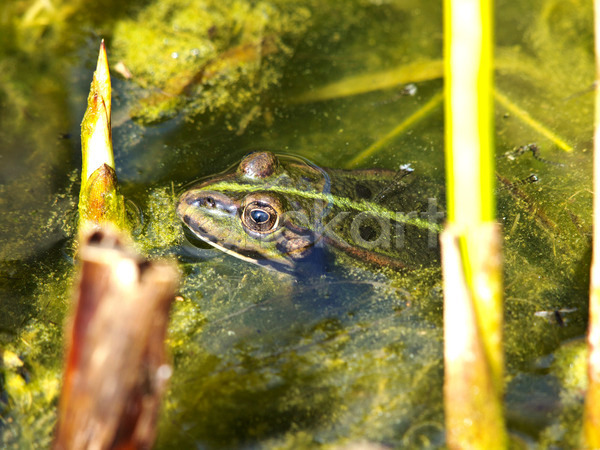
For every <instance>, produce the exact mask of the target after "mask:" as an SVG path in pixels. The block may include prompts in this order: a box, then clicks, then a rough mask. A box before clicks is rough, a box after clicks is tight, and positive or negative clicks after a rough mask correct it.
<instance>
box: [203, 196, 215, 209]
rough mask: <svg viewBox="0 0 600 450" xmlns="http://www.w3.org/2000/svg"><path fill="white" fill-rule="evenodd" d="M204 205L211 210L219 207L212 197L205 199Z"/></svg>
mask: <svg viewBox="0 0 600 450" xmlns="http://www.w3.org/2000/svg"><path fill="white" fill-rule="evenodd" d="M204 204H205V205H206V206H208V207H209V208H214V207H215V206H217V203H216V202H215V199H214V198H212V197H206V198H205V199H204Z"/></svg>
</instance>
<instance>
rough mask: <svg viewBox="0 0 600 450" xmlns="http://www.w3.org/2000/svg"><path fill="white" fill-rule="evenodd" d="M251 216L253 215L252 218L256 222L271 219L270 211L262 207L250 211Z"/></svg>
mask: <svg viewBox="0 0 600 450" xmlns="http://www.w3.org/2000/svg"><path fill="white" fill-rule="evenodd" d="M250 217H252V220H254V222H256V223H265V222H266V221H268V220H269V213H267V212H265V211H263V210H262V209H254V210H252V211H251V212H250Z"/></svg>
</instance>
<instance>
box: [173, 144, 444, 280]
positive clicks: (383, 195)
mask: <svg viewBox="0 0 600 450" xmlns="http://www.w3.org/2000/svg"><path fill="white" fill-rule="evenodd" d="M430 185H431V183H430ZM425 186H426V184H424V183H420V182H419V180H418V179H417V177H415V175H414V173H413V170H412V169H411V168H410V167H409V166H403V167H401V168H400V170H399V171H393V170H385V169H366V170H340V169H324V168H320V167H318V166H316V165H314V164H312V163H310V162H309V161H307V160H304V159H302V158H299V157H294V156H290V155H276V154H274V153H272V152H269V151H259V152H254V153H251V154H249V155H247V156H246V157H245V158H244V159H243V160H242V161H241V162H240V164H239V165H238V166H237V167H235V168H233V169H231V170H228V171H226V172H224V173H222V174H220V175H217V176H215V177H212V178H210V179H207V180H204V181H201V182H199V183H197V184H196V185H195V186H193V187H192V188H191V189H189V190H187V191H186V192H184V193H183V194H182V195H181V197H180V198H179V202H178V205H177V215H178V216H179V218H180V219H181V220H182V221H183V223H184V224H185V226H186V227H187V228H188V229H189V231H190V232H191V233H193V235H194V236H195V237H197V238H199V239H201V240H202V241H205V242H207V243H209V244H210V245H213V246H214V247H216V248H218V249H220V250H222V251H224V252H226V253H228V254H230V255H233V256H235V257H237V258H240V259H243V260H245V261H249V262H252V263H255V264H259V265H262V266H267V267H270V268H274V269H277V270H280V271H284V272H291V273H293V272H297V271H298V270H299V269H302V268H303V267H307V266H311V267H315V265H316V266H318V267H329V264H330V262H331V261H332V258H333V261H335V260H336V259H337V258H336V256H342V255H345V256H350V257H352V258H354V259H355V260H357V261H360V263H362V264H367V265H375V266H384V267H388V268H390V269H392V270H410V269H415V268H419V267H422V266H424V265H431V264H433V263H435V262H436V261H437V260H438V253H439V250H438V244H437V242H438V241H437V233H438V232H439V229H440V226H439V224H438V222H439V220H440V218H441V217H442V216H443V214H442V213H441V212H439V211H438V210H437V203H436V201H437V198H441V196H440V195H439V193H435V192H434V191H432V190H431V189H430V188H426V187H425Z"/></svg>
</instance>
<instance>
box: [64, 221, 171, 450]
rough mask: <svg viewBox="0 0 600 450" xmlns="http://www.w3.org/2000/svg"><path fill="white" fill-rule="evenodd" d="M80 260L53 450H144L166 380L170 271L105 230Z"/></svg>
mask: <svg viewBox="0 0 600 450" xmlns="http://www.w3.org/2000/svg"><path fill="white" fill-rule="evenodd" d="M80 257H81V273H80V280H79V284H78V286H77V290H76V292H75V310H74V314H73V318H72V324H71V327H70V329H69V330H68V333H67V338H68V352H67V358H66V368H65V376H64V384H63V388H62V393H61V398H60V405H59V421H58V427H57V433H56V439H55V442H54V448H55V449H91V448H94V449H107V448H149V447H150V446H151V445H152V443H153V442H154V438H155V429H156V421H157V416H158V410H159V406H160V399H161V396H162V393H163V392H164V389H165V387H166V382H167V380H168V378H169V376H170V374H171V368H170V366H169V365H168V363H167V356H166V352H165V348H164V339H165V334H166V328H167V323H168V315H169V308H170V305H171V302H172V300H173V297H174V292H175V288H176V283H177V272H176V269H175V268H173V267H172V266H171V265H169V264H165V263H155V262H147V261H145V260H142V259H140V258H139V257H137V256H136V255H134V254H132V253H131V252H128V251H127V250H125V249H124V246H123V244H122V243H121V241H120V238H118V237H117V235H115V234H113V233H111V232H106V231H98V232H95V233H93V234H92V235H91V236H89V237H88V238H87V239H86V241H85V244H84V245H83V246H82V247H81V251H80Z"/></svg>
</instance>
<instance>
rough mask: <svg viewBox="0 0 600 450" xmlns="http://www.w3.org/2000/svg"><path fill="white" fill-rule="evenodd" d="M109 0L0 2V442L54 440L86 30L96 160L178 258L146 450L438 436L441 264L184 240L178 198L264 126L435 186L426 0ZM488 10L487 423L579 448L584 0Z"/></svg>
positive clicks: (317, 154)
mask: <svg viewBox="0 0 600 450" xmlns="http://www.w3.org/2000/svg"><path fill="white" fill-rule="evenodd" d="M125 3H127V2H112V1H108V0H107V1H103V2H99V3H97V4H95V5H94V6H93V9H92V10H88V9H87V8H88V7H89V5H87V4H86V2H78V1H66V0H65V1H62V2H53V3H52V4H50V3H49V2H42V1H20V0H11V1H9V2H6V3H4V4H3V5H2V6H0V24H1V26H2V30H3V32H2V33H0V55H1V58H0V67H1V68H3V69H4V70H1V71H0V101H1V102H0V104H1V107H0V137H1V139H0V157H1V158H2V159H1V161H2V165H1V167H0V207H1V208H2V210H1V212H0V256H1V258H0V289H1V291H0V295H1V307H0V308H1V314H0V351H1V354H2V363H1V364H0V439H1V441H0V442H2V446H7V447H19V446H20V447H23V446H28V445H29V444H30V443H31V442H34V441H35V442H39V443H41V444H42V445H44V444H47V445H49V443H50V439H51V433H52V430H53V427H54V424H55V419H56V417H55V406H56V402H57V398H58V392H59V382H60V372H61V356H62V355H61V353H62V348H63V347H62V335H63V333H62V323H63V320H64V317H65V314H66V310H67V305H68V303H69V300H68V299H69V297H70V286H71V283H72V278H73V268H72V267H73V264H72V262H73V256H74V253H73V239H74V237H75V235H76V226H75V225H76V223H77V216H76V207H77V190H78V189H77V188H78V186H79V180H78V175H76V173H77V172H78V167H79V166H80V160H79V156H78V155H79V151H80V142H79V141H78V139H77V137H76V136H78V135H79V123H80V120H81V117H82V116H83V111H84V108H85V100H86V97H87V92H88V88H89V76H90V73H91V71H92V70H93V67H94V65H95V57H96V51H97V44H98V42H99V38H98V35H102V36H103V37H105V38H106V42H107V49H108V52H109V55H110V57H111V64H112V65H111V73H112V74H113V77H114V78H113V102H112V105H113V116H112V117H113V119H112V121H113V128H114V131H113V141H114V148H115V165H116V172H117V175H118V178H119V182H120V184H121V188H122V190H121V192H122V194H123V195H124V196H125V198H126V199H127V205H128V207H127V208H128V210H127V211H128V215H129V216H130V217H129V218H130V219H132V222H133V223H134V225H133V231H132V232H133V235H134V238H135V241H136V245H137V246H138V247H139V249H140V250H141V251H142V252H144V253H146V254H148V255H150V256H164V255H170V256H173V257H174V258H177V260H178V262H179V265H180V269H181V271H182V272H183V275H184V281H183V284H182V286H181V288H180V292H179V294H180V297H179V301H177V302H175V304H174V307H173V312H172V319H171V324H170V330H169V338H168V345H169V347H170V350H171V352H172V355H173V365H174V374H173V380H172V384H171V387H170V391H169V392H168V393H167V394H166V400H165V404H164V408H163V411H162V420H161V423H160V425H159V435H158V444H157V446H158V448H177V447H181V446H192V445H194V446H208V447H218V446H221V447H222V446H226V447H231V446H239V447H243V446H246V447H250V446H255V445H260V446H264V447H278V448H286V447H287V448H297V447H299V446H305V447H307V446H317V445H339V444H346V443H351V442H355V441H365V440H367V441H371V442H377V443H383V444H388V445H392V446H398V447H410V448H426V447H433V448H437V447H441V446H443V445H444V442H445V441H444V417H443V403H442V374H443V367H442V298H441V284H440V278H441V277H440V270H439V269H438V268H428V269H423V270H421V271H417V272H416V273H414V274H412V275H408V276H389V273H381V272H378V271H373V270H368V269H365V268H363V267H358V266H356V265H353V264H352V263H351V262H349V261H345V260H344V261H340V262H339V268H340V270H339V272H338V273H335V272H334V273H331V274H327V275H326V276H323V277H319V278H318V279H315V280H311V282H310V283H306V282H304V283H303V282H300V281H298V280H296V279H294V278H292V277H290V276H287V275H284V274H280V273H277V272H270V271H266V270H263V269H261V268H258V267H255V266H251V265H248V264H246V263H244V262H243V261H237V260H234V259H232V258H230V257H229V256H227V255H224V254H220V253H219V252H217V251H214V250H211V249H206V248H196V247H193V246H191V245H189V244H188V243H187V241H186V240H185V238H184V236H183V232H182V229H181V227H180V226H179V225H178V224H177V221H176V218H175V211H174V203H175V198H176V197H177V194H178V192H179V191H180V190H181V189H183V186H184V184H185V183H188V182H190V181H192V180H194V179H197V178H199V177H203V176H208V175H211V174H214V173H216V172H220V171H222V170H225V169H226V168H227V167H229V166H231V165H232V164H234V163H236V162H238V161H239V160H240V159H241V157H242V156H243V155H244V154H246V153H247V152H248V151H251V150H253V149H256V148H265V147H266V148H268V149H270V150H274V151H277V152H284V153H294V154H298V155H301V156H303V157H306V158H308V159H310V160H312V161H313V162H314V163H316V164H318V165H320V166H326V167H334V168H342V167H345V168H357V167H360V168H370V167H380V168H393V169H398V168H399V167H400V165H401V164H410V165H411V167H412V168H414V170H415V175H416V176H419V177H423V178H425V179H427V180H431V182H432V183H435V184H436V185H437V186H442V185H443V174H444V162H443V152H442V148H443V121H442V119H443V116H442V99H443V94H442V89H443V88H442V80H441V76H442V73H441V64H440V61H441V58H442V15H441V4H440V2H437V1H431V2H420V1H408V2H395V1H389V2H375V1H368V0H353V1H349V2H313V1H310V0H307V1H300V0H297V1H293V2H284V1H270V2H266V1H265V2H246V1H234V0H232V1H229V2H226V3H225V4H224V6H221V5H222V3H218V2H213V1H210V0H205V1H201V0H198V1H193V2H180V1H177V0H175V1H171V0H156V1H138V2H131V3H128V4H127V5H125ZM494 16H495V22H496V70H495V81H496V84H495V88H494V89H495V92H494V98H495V100H496V114H495V115H496V127H497V128H496V135H495V148H496V158H497V159H496V174H495V175H496V180H497V187H496V194H497V201H498V205H497V210H498V220H499V222H500V223H501V225H502V226H503V236H504V255H505V262H504V297H505V304H506V306H505V308H506V313H505V321H506V323H505V349H506V373H505V380H506V402H505V416H506V420H507V428H508V431H509V433H511V435H512V436H513V439H517V437H516V436H519V438H518V439H522V440H524V441H525V442H526V443H529V444H534V443H537V444H539V445H541V446H546V447H551V446H562V447H575V446H577V444H578V442H579V441H578V439H579V431H580V427H581V416H582V405H583V403H582V395H581V389H582V385H581V383H580V380H581V379H582V377H581V374H580V373H579V372H578V371H579V370H580V369H581V367H582V365H581V364H579V363H577V361H580V360H581V358H580V355H581V353H580V352H578V351H576V350H577V349H578V348H580V347H578V346H577V345H576V343H571V342H570V341H571V340H573V339H578V338H580V337H582V336H583V335H584V333H585V329H586V320H587V287H588V279H589V278H588V273H589V259H590V254H589V250H590V239H591V223H592V222H591V217H592V215H591V192H590V189H591V170H590V162H591V138H592V117H593V115H592V111H593V101H592V96H591V90H590V89H591V86H592V83H593V80H594V55H593V39H592V36H593V33H592V24H591V5H590V4H589V2H584V1H578V0H574V1H572V2H562V1H559V0H531V1H528V2H521V3H515V2H508V1H506V2H497V4H496V9H495V13H494ZM75 24H77V25H75ZM407 68H410V70H408V69H407ZM117 73H118V74H119V75H117ZM390 80H391V81H390ZM407 83H413V85H412V86H406V84H407ZM334 88H335V89H334ZM456 163H457V164H460V161H457V162H456ZM439 204H440V205H442V204H443V201H442V202H440V203H439ZM571 350H573V352H571ZM259 400H260V401H259ZM559 400H560V401H559Z"/></svg>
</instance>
